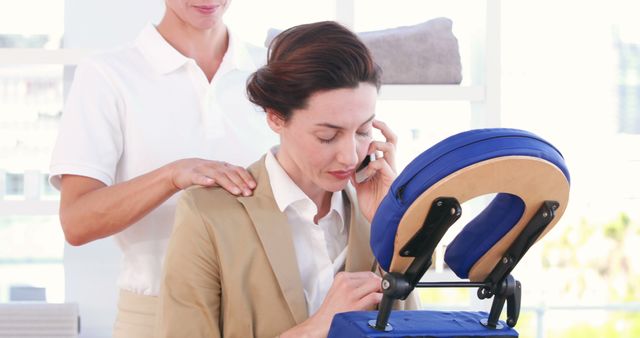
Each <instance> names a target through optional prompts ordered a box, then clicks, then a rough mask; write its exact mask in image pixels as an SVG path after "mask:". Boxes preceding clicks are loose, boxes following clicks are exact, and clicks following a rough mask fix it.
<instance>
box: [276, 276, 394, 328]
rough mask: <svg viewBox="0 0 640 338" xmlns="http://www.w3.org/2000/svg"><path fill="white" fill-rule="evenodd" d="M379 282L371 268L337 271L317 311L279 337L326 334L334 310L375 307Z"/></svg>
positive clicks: (356, 309) (379, 291) (378, 295)
mask: <svg viewBox="0 0 640 338" xmlns="http://www.w3.org/2000/svg"><path fill="white" fill-rule="evenodd" d="M381 282H382V278H380V276H378V275H376V274H374V273H373V272H368V271H363V272H339V273H338V274H337V275H336V276H335V278H334V280H333V284H331V288H330V289H329V292H328V293H327V296H326V297H325V299H324V302H323V303H322V305H321V306H320V308H319V309H318V311H317V312H316V313H315V314H313V315H312V316H311V317H309V319H307V320H306V321H304V322H303V323H301V324H300V325H298V326H296V327H294V328H292V329H290V330H289V331H287V332H285V333H283V334H282V335H281V336H280V337H281V338H286V337H326V336H327V334H328V333H329V327H330V326H331V321H332V320H333V317H334V316H335V315H336V313H341V312H348V311H365V310H373V309H375V306H376V305H378V304H379V303H380V300H381V299H382V293H381V292H382V290H381V287H380V285H381V284H380V283H381Z"/></svg>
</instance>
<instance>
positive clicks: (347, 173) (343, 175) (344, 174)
mask: <svg viewBox="0 0 640 338" xmlns="http://www.w3.org/2000/svg"><path fill="white" fill-rule="evenodd" d="M329 174H331V175H333V176H334V177H335V178H337V179H339V180H344V179H348V178H349V177H351V175H353V170H335V171H330V172H329Z"/></svg>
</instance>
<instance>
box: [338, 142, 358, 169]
mask: <svg viewBox="0 0 640 338" xmlns="http://www.w3.org/2000/svg"><path fill="white" fill-rule="evenodd" d="M337 159H338V161H339V162H340V163H342V164H344V165H345V166H346V167H353V166H355V165H356V164H357V163H358V143H357V142H356V140H355V139H350V140H347V141H346V142H344V144H342V145H341V146H340V149H339V151H338V156H337Z"/></svg>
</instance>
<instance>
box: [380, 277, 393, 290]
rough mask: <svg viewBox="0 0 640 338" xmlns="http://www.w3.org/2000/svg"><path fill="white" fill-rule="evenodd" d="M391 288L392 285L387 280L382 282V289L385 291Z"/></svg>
mask: <svg viewBox="0 0 640 338" xmlns="http://www.w3.org/2000/svg"><path fill="white" fill-rule="evenodd" d="M390 286H391V283H389V281H388V280H386V279H383V280H382V289H383V290H387V289H388V288H389V287H390Z"/></svg>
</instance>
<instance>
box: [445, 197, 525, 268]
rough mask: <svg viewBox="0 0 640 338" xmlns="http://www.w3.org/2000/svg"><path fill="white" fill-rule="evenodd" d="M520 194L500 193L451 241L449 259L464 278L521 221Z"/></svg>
mask: <svg viewBox="0 0 640 338" xmlns="http://www.w3.org/2000/svg"><path fill="white" fill-rule="evenodd" d="M524 207H525V205H524V201H522V199H521V198H520V197H518V196H515V195H511V194H505V193H500V194H498V195H496V197H495V198H494V199H493V200H492V201H491V203H489V205H488V206H487V207H486V208H485V209H484V210H483V211H482V212H481V213H480V214H479V215H478V216H477V217H476V218H474V219H473V220H472V221H470V222H469V223H468V224H467V225H466V226H465V227H464V229H462V231H460V233H459V234H458V236H456V238H455V239H454V240H453V241H451V243H449V246H448V247H447V251H446V252H445V258H444V260H445V262H446V263H447V265H448V266H449V268H451V270H453V272H455V273H456V275H457V276H458V277H460V278H469V270H471V267H472V266H473V264H475V263H476V262H477V261H478V259H480V257H482V255H484V254H485V253H486V252H487V251H489V249H490V248H491V247H492V246H493V245H494V244H495V243H496V242H497V241H498V240H499V239H500V238H502V236H504V235H505V234H506V233H507V232H508V231H509V230H511V228H512V227H513V226H514V225H515V224H516V222H518V220H519V219H520V217H522V213H523V212H524Z"/></svg>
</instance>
